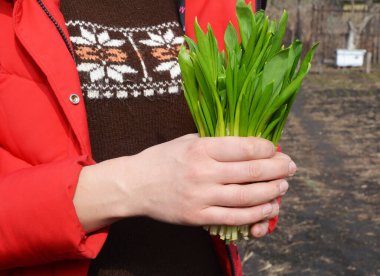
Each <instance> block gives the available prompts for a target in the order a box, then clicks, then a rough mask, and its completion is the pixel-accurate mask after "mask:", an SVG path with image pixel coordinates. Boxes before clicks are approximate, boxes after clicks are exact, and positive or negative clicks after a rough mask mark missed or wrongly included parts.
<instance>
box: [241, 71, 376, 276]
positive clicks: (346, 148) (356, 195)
mask: <svg viewBox="0 0 380 276" xmlns="http://www.w3.org/2000/svg"><path fill="white" fill-rule="evenodd" d="M379 140H380V72H379V71H377V72H375V73H372V74H369V75H367V74H364V73H362V72H361V71H358V70H354V69H346V70H336V69H324V72H323V73H322V74H318V73H316V72H315V73H312V74H310V75H309V76H308V78H307V79H306V80H305V82H304V85H303V87H302V90H301V91H300V93H299V95H298V98H297V101H296V103H295V106H294V107H293V111H292V113H291V114H290V117H289V119H288V123H287V126H286V129H285V131H284V134H283V136H282V139H281V142H280V144H281V146H282V149H283V151H284V152H285V153H287V154H289V155H291V156H292V158H293V159H294V160H295V161H296V163H297V165H298V172H297V174H296V176H294V177H293V178H292V179H290V180H289V183H290V189H289V192H288V193H287V195H286V196H285V197H284V198H283V201H282V204H281V215H280V221H279V224H278V227H277V229H276V230H275V232H274V233H272V234H271V235H267V236H266V237H264V238H262V239H256V240H251V241H248V242H243V243H242V244H241V245H240V252H241V257H242V259H244V275H247V276H248V275H380V142H379Z"/></svg>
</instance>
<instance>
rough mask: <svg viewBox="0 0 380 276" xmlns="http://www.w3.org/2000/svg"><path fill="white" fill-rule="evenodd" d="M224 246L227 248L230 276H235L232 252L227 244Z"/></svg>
mask: <svg viewBox="0 0 380 276" xmlns="http://www.w3.org/2000/svg"><path fill="white" fill-rule="evenodd" d="M225 246H226V250H227V256H228V260H229V262H230V264H231V276H235V275H236V272H235V263H234V261H233V259H232V254H231V249H230V247H229V246H228V245H225Z"/></svg>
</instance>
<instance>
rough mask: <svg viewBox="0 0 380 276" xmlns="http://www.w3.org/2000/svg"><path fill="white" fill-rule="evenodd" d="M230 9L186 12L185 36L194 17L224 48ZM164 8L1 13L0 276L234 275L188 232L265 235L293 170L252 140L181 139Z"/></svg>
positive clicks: (174, 35)
mask: <svg viewBox="0 0 380 276" xmlns="http://www.w3.org/2000/svg"><path fill="white" fill-rule="evenodd" d="M234 6H235V3H234V1H192V2H190V1H189V2H188V3H187V4H186V6H183V7H182V8H181V11H184V10H186V20H185V21H186V22H185V25H186V29H187V31H188V35H190V36H192V35H193V34H192V31H191V30H192V22H193V21H194V17H195V16H196V15H197V16H198V20H199V22H200V23H201V25H202V26H204V25H205V24H206V23H207V22H211V24H212V26H213V28H214V30H215V33H216V36H217V38H218V39H219V42H220V43H221V44H220V46H221V47H223V46H222V39H221V38H222V34H223V31H224V28H225V26H226V24H227V23H228V21H229V20H233V21H234V23H235V24H236V19H235V17H234ZM254 6H255V5H254ZM177 8H178V7H177V3H176V2H175V1H173V0H161V1H147V0H146V1H141V0H139V1H111V0H108V1H100V0H99V1H94V0H91V1H89V0H82V1H74V0H65V1H62V3H61V6H59V1H58V0H49V1H48V0H45V1H43V2H42V1H40V0H13V1H8V0H0V26H1V29H0V41H2V43H1V44H0V122H1V123H0V165H1V167H0V177H1V178H0V181H1V182H0V197H1V200H0V225H1V226H0V239H1V242H0V270H1V271H0V272H1V273H3V274H5V275H53V274H54V275H86V274H91V275H240V274H241V265H240V261H239V257H238V255H237V251H236V247H234V246H225V245H224V244H223V243H222V242H221V241H219V240H218V239H217V238H210V236H209V235H208V233H207V232H205V231H204V230H202V228H201V227H200V226H202V225H211V224H229V225H241V224H251V225H252V227H251V232H252V235H253V236H254V237H261V236H263V235H265V234H266V233H267V231H268V220H270V219H271V220H272V225H271V229H273V227H274V224H273V222H274V221H275V218H276V216H277V215H278V209H279V208H278V204H277V201H276V200H275V199H276V198H278V197H279V196H281V195H284V194H285V193H286V191H287V188H288V184H287V182H286V181H285V180H284V179H285V178H286V177H288V176H289V175H293V174H294V173H295V170H296V166H295V164H294V162H292V161H291V159H290V158H289V157H288V156H287V155H285V154H280V153H275V149H274V147H273V145H272V144H271V143H270V142H268V141H265V140H262V139H258V138H238V137H228V138H207V139H206V138H203V139H200V138H198V137H197V135H195V134H189V133H194V132H195V131H196V130H195V126H194V124H193V122H192V119H191V116H190V114H189V112H188V109H187V107H186V104H185V101H184V99H183V95H182V92H181V89H180V72H179V69H178V64H177V61H176V54H177V52H178V46H179V45H180V44H181V43H182V41H183V38H182V35H183V31H182V29H181V26H180V24H179V23H178V20H177ZM82 94H83V96H82ZM186 134H188V135H186ZM90 141H91V142H90ZM246 183H251V184H246ZM253 183H254V184H253ZM110 225H112V226H111V227H110ZM1 273H0V274H1Z"/></svg>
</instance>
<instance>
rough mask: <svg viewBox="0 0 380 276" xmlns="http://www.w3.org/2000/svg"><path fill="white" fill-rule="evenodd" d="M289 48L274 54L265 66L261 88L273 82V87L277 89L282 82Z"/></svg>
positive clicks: (286, 67) (286, 68)
mask: <svg viewBox="0 0 380 276" xmlns="http://www.w3.org/2000/svg"><path fill="white" fill-rule="evenodd" d="M288 57H289V49H285V50H282V51H281V52H279V53H278V54H276V55H275V56H274V57H273V58H272V59H271V60H270V61H269V62H268V63H267V64H266V65H265V66H264V71H263V86H262V87H263V88H264V87H267V85H268V84H269V83H272V82H273V89H274V91H277V90H278V89H279V88H280V85H281V84H282V82H283V79H284V76H285V74H286V73H287V72H288V71H289V69H288V60H289V59H288Z"/></svg>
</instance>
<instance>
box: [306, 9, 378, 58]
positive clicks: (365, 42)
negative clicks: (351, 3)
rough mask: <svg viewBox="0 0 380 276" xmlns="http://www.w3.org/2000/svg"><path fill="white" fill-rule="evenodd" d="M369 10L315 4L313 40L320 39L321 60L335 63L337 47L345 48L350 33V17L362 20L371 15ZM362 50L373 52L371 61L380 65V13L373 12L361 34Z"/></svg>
mask: <svg viewBox="0 0 380 276" xmlns="http://www.w3.org/2000/svg"><path fill="white" fill-rule="evenodd" d="M368 14H369V12H368V11H366V10H364V9H363V10H356V11H354V12H353V13H352V12H351V11H349V10H342V9H335V8H331V7H324V6H315V5H314V6H313V8H312V20H311V33H312V37H311V39H312V41H319V42H320V47H319V49H318V54H317V59H318V61H319V62H321V63H334V62H335V59H336V49H339V48H346V46H347V39H348V34H349V27H348V20H349V19H351V20H353V22H361V20H363V19H364V18H365V16H366V15H368ZM358 48H360V49H365V50H367V51H368V52H371V53H372V63H373V64H380V13H379V12H378V13H374V16H373V18H372V19H371V21H370V22H369V23H368V24H367V26H366V27H365V29H364V30H363V33H362V34H361V39H360V44H359V47H358Z"/></svg>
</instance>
